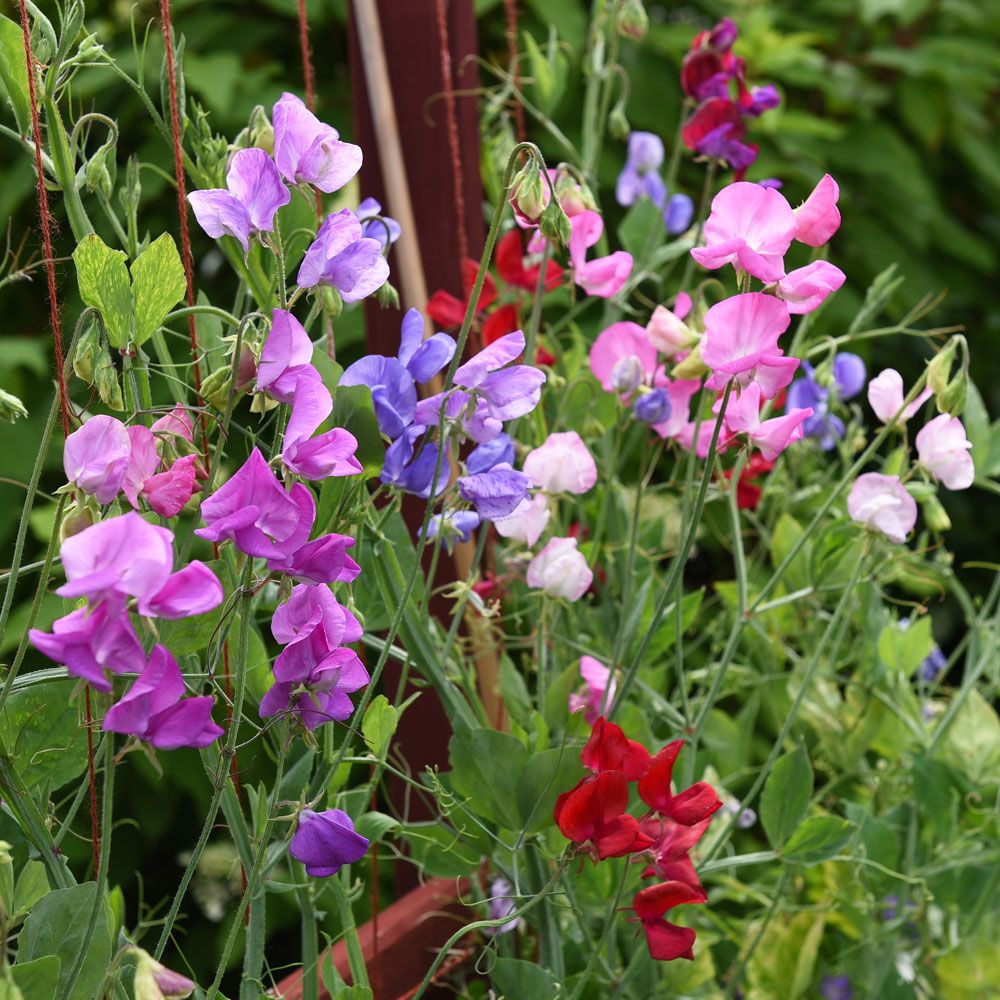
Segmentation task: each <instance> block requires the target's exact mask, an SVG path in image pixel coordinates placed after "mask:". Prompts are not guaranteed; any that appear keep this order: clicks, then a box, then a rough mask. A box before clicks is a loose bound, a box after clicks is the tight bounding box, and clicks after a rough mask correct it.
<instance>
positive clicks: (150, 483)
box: [122, 424, 198, 517]
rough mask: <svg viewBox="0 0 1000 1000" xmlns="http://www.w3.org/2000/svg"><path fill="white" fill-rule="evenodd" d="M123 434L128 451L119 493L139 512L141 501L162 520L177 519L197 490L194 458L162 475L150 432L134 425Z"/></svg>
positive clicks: (179, 462) (186, 458)
mask: <svg viewBox="0 0 1000 1000" xmlns="http://www.w3.org/2000/svg"><path fill="white" fill-rule="evenodd" d="M126 433H127V434H128V439H129V447H130V451H129V463H128V468H127V470H126V472H125V480H124V482H123V483H122V492H123V493H124V494H125V496H126V498H127V499H128V502H129V503H130V504H131V505H132V506H133V507H134V508H135V509H136V510H138V509H139V499H140V497H141V498H142V499H144V500H145V501H146V503H148V504H149V507H150V509H151V510H153V511H155V512H156V513H157V514H159V515H161V516H162V517H174V516H176V515H177V514H179V513H180V512H181V510H182V509H183V508H184V506H185V504H187V502H188V501H189V500H190V499H191V497H192V495H193V494H194V493H195V492H196V490H197V486H196V482H197V476H196V474H195V463H196V462H197V461H198V459H197V456H195V455H184V456H182V457H181V458H178V459H177V461H175V462H174V463H173V464H172V465H171V466H170V468H169V469H167V470H166V471H165V472H159V471H158V470H159V468H160V464H161V459H160V455H159V452H158V451H157V450H156V437H155V436H154V434H153V431H152V430H151V429H150V428H148V427H145V426H143V425H142V424H134V425H133V426H131V427H129V428H127V429H126Z"/></svg>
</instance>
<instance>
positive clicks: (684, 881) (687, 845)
mask: <svg viewBox="0 0 1000 1000" xmlns="http://www.w3.org/2000/svg"><path fill="white" fill-rule="evenodd" d="M683 745H684V741H683V740H674V741H673V742H672V743H669V744H667V746H665V747H664V748H663V749H662V750H660V751H659V753H657V754H654V755H650V753H649V751H648V750H647V749H646V748H645V747H644V746H643V745H642V744H641V743H638V742H636V741H635V740H630V739H628V738H627V737H626V735H625V733H624V732H623V731H622V729H621V727H619V726H616V725H615V724H614V723H611V722H608V721H607V720H606V719H605V718H604V717H603V716H600V717H599V718H598V719H597V720H596V721H595V722H594V726H593V729H592V731H591V735H590V739H589V740H588V741H587V744H586V746H585V747H584V748H583V750H582V751H581V753H580V759H581V760H582V761H583V765H584V767H585V768H587V770H588V771H590V772H591V773H590V775H588V776H587V777H585V778H583V779H582V780H581V781H580V782H579V784H577V785H576V787H574V788H572V789H570V791H568V792H564V793H563V794H562V795H560V796H559V798H558V799H557V800H556V807H555V814H554V815H555V821H556V825H557V826H558V827H559V830H560V832H561V833H562V834H563V836H564V837H566V839H567V840H570V841H573V842H574V843H576V844H578V845H579V847H578V850H579V851H581V852H582V853H585V854H586V855H588V856H589V857H591V858H592V859H593V860H594V861H595V862H597V861H604V860H606V859H607V858H620V857H625V856H631V857H632V858H633V860H635V861H638V862H641V863H642V864H643V865H644V868H643V871H642V877H643V878H650V879H656V880H658V881H656V882H654V883H653V884H651V885H648V886H646V887H645V888H643V889H641V890H639V892H638V893H637V894H636V897H635V900H634V902H633V910H634V912H635V915H636V919H638V920H639V922H640V923H641V924H642V928H643V931H644V932H645V934H646V941H647V944H648V945H649V952H650V954H651V955H652V957H653V958H655V959H659V960H661V961H671V960H672V959H675V958H688V959H691V958H694V952H693V950H692V946H693V945H694V940H695V932H694V931H693V930H692V929H691V928H688V927H680V926H678V925H677V924H673V923H671V922H669V921H668V920H666V919H665V918H664V917H665V914H666V913H667V912H668V911H669V910H671V909H672V908H673V907H675V906H679V905H681V904H684V903H705V902H707V901H708V896H707V894H706V892H705V889H704V887H703V886H702V884H701V881H700V880H699V879H698V875H697V873H696V872H695V868H694V865H693V863H692V862H691V854H690V852H691V851H692V849H693V848H694V847H695V845H696V844H697V843H698V841H699V840H700V839H701V837H702V836H703V835H704V833H705V831H706V830H707V829H708V825H709V823H710V822H711V820H712V815H713V814H714V813H715V812H716V810H718V809H719V808H721V806H722V801H721V800H720V799H719V797H718V795H717V794H716V793H715V790H714V789H713V788H712V787H711V785H709V784H707V783H706V782H704V781H699V782H696V783H695V784H694V785H692V786H691V787H690V788H686V789H684V791H682V792H678V793H676V794H675V793H674V792H673V790H672V787H671V783H672V780H673V767H674V762H675V761H676V760H677V755H678V754H679V753H680V751H681V748H682V747H683ZM632 783H636V790H637V792H638V795H639V798H640V800H641V801H642V802H643V804H644V805H645V806H646V810H645V812H644V813H643V814H642V815H641V816H639V817H636V816H634V815H632V814H631V813H629V812H628V806H629V787H630V785H631V784H632Z"/></svg>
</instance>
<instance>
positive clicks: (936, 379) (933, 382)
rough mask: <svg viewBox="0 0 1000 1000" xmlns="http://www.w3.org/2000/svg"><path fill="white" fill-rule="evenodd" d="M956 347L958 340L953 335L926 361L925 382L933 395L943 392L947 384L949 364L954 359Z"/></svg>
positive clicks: (949, 370)
mask: <svg viewBox="0 0 1000 1000" xmlns="http://www.w3.org/2000/svg"><path fill="white" fill-rule="evenodd" d="M957 349H958V342H957V341H956V340H955V338H954V337H953V338H952V339H951V340H949V341H948V343H947V344H945V346H944V347H943V348H941V350H940V351H938V352H937V354H935V355H934V357H933V358H931V360H930V361H929V362H928V363H927V384H928V385H929V386H930V387H931V392H933V393H934V395H935V396H937V395H939V394H940V393H942V392H944V391H945V389H946V388H947V386H948V378H949V376H950V375H951V366H952V364H953V363H954V361H955V352H956V350H957Z"/></svg>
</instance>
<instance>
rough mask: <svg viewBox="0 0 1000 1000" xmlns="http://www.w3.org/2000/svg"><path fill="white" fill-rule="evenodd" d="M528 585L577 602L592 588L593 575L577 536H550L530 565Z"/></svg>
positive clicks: (550, 594)
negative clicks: (578, 545) (578, 544)
mask: <svg viewBox="0 0 1000 1000" xmlns="http://www.w3.org/2000/svg"><path fill="white" fill-rule="evenodd" d="M526 579H527V582H528V586H529V587H538V588H539V589H541V590H543V591H544V592H545V593H546V594H548V595H549V597H561V598H565V599H566V600H567V601H578V600H580V598H581V597H583V595H584V594H585V593H586V592H587V591H588V590H589V589H590V585H591V583H593V582H594V574H593V573H592V572H591V571H590V567H589V566H588V565H587V560H586V559H584V557H583V553H582V552H579V551H578V550H577V547H576V539H575V538H551V539H549V541H548V543H547V544H546V545H545V547H544V548H543V549H542V550H541V551H540V552H539V553H538V555H536V556H535V558H534V559H532V560H531V563H530V565H529V566H528V573H527V577H526Z"/></svg>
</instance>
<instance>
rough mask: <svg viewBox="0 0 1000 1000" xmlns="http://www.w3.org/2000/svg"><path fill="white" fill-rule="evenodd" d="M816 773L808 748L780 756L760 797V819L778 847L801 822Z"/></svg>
mask: <svg viewBox="0 0 1000 1000" xmlns="http://www.w3.org/2000/svg"><path fill="white" fill-rule="evenodd" d="M812 788H813V773H812V768H811V767H810V766H809V758H808V756H807V755H806V751H805V748H803V747H796V748H795V749H794V750H793V751H792V752H791V753H786V754H785V756H784V757H780V758H779V759H778V761H777V763H776V764H775V765H774V770H772V771H771V773H770V775H768V779H767V782H766V784H765V785H764V792H763V794H762V795H761V797H760V820H761V823H763V824H764V832H765V833H766V834H767V839H768V842H769V843H770V845H771V846H772V847H773V848H774V849H775V850H778V849H779V848H780V847H781V846H782V845H783V844H784V843H785V841H787V840H788V838H789V837H790V836H791V835H792V833H793V831H794V830H795V829H796V827H798V825H799V824H800V823H801V822H802V819H803V817H804V816H805V814H806V810H807V809H808V808H809V797H810V796H811V795H812Z"/></svg>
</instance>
